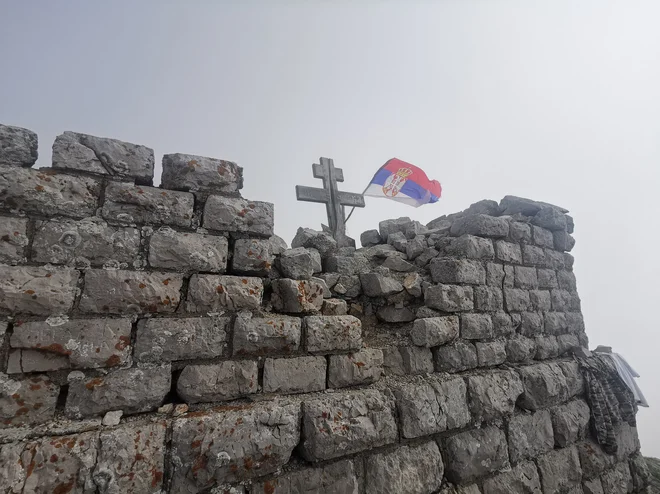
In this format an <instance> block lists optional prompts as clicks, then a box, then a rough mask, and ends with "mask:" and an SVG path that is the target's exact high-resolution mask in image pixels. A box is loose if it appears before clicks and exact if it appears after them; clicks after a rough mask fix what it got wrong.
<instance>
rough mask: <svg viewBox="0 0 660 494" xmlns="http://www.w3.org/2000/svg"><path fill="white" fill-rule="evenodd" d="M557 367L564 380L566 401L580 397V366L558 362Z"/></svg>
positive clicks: (581, 384)
mask: <svg viewBox="0 0 660 494" xmlns="http://www.w3.org/2000/svg"><path fill="white" fill-rule="evenodd" d="M557 365H558V366H559V368H560V369H561V372H562V374H564V377H565V378H566V391H567V393H568V396H567V399H568V398H573V397H574V396H579V395H582V394H583V392H584V376H583V375H582V370H581V369H580V365H579V364H578V363H577V362H575V361H573V362H558V363H557Z"/></svg>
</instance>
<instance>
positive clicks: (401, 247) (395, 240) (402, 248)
mask: <svg viewBox="0 0 660 494" xmlns="http://www.w3.org/2000/svg"><path fill="white" fill-rule="evenodd" d="M387 244H388V245H391V246H392V247H394V248H395V249H396V250H398V251H399V252H403V253H404V254H406V251H407V250H408V238H407V237H406V235H405V233H402V232H393V233H390V234H389V235H388V237H387Z"/></svg>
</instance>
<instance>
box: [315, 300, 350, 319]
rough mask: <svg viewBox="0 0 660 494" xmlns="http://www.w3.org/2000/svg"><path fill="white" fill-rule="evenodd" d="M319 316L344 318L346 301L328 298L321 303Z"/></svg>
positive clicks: (346, 309) (346, 307)
mask: <svg viewBox="0 0 660 494" xmlns="http://www.w3.org/2000/svg"><path fill="white" fill-rule="evenodd" d="M321 314H323V315H324V316H345V315H346V314H348V304H347V303H346V300H342V299H339V298H329V299H325V300H324V301H323V306H322V307H321Z"/></svg>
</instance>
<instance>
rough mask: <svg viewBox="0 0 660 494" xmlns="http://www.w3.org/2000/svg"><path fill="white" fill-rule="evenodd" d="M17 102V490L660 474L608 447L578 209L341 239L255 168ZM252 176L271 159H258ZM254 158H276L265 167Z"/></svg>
mask: <svg viewBox="0 0 660 494" xmlns="http://www.w3.org/2000/svg"><path fill="white" fill-rule="evenodd" d="M36 159H37V136H36V134H35V133H33V132H31V131H29V130H27V129H22V128H18V127H10V126H6V125H0V492H1V493H24V494H27V493H88V492H89V493H92V492H98V493H157V492H160V493H173V494H179V493H196V492H199V493H232V494H287V493H296V494H298V493H299V494H302V493H329V494H382V493H391V494H425V493H429V494H430V493H443V494H504V493H543V494H551V493H583V494H587V493H603V494H607V493H624V492H646V490H645V489H646V484H647V482H648V479H647V476H646V474H645V472H646V470H645V465H644V460H643V458H642V457H641V455H640V453H639V450H640V445H639V439H638V437H637V431H636V429H635V428H634V427H631V426H629V425H628V424H623V425H621V426H619V428H618V429H617V435H618V436H617V439H618V444H619V451H618V452H617V454H616V455H612V456H611V455H607V454H606V453H605V452H604V451H603V450H602V449H601V448H600V447H599V446H598V445H597V444H596V442H595V439H594V437H592V435H591V430H590V409H589V404H588V401H587V400H586V398H587V397H586V394H585V389H584V381H583V379H582V375H581V373H580V370H579V366H578V365H577V363H576V362H575V357H574V356H573V354H574V352H576V350H579V349H581V348H584V347H587V345H588V340H587V336H586V332H585V325H584V320H583V318H582V314H581V311H580V298H579V296H578V293H577V283H576V279H575V275H574V273H573V261H574V259H573V256H572V255H571V254H570V253H569V252H570V250H571V249H572V248H573V245H574V243H575V240H574V239H573V237H572V233H573V228H574V226H573V219H572V218H571V217H570V216H569V215H568V214H567V213H568V211H566V210H565V209H563V208H560V207H558V206H553V205H550V204H546V203H542V202H537V201H532V200H528V199H522V198H518V197H513V196H507V197H505V198H504V199H503V200H502V201H500V202H499V203H497V202H495V201H481V202H479V203H476V204H473V205H472V206H470V207H469V208H468V209H467V210H465V211H463V212H460V213H456V214H451V215H448V216H443V217H440V218H437V219H436V220H433V221H432V222H430V223H429V224H428V225H422V224H420V223H419V222H417V221H414V220H411V219H409V218H405V217H404V218H398V219H394V220H387V221H383V222H381V223H380V225H379V228H378V230H375V229H374V230H370V231H368V232H365V233H364V234H363V235H362V237H361V241H362V245H363V247H362V248H359V249H355V248H346V247H338V245H337V243H336V242H335V240H334V239H333V238H332V237H331V236H329V235H328V234H326V233H323V232H317V231H314V230H311V229H307V228H301V229H300V230H299V231H298V233H297V235H296V237H295V238H294V239H293V241H292V242H291V247H292V248H289V247H288V245H287V244H286V242H284V241H283V240H282V239H281V238H279V237H277V236H275V235H274V232H273V225H274V222H273V220H274V213H275V208H274V206H273V205H272V204H269V203H265V202H261V201H257V200H249V199H245V198H243V197H241V193H240V191H241V188H242V186H243V168H241V167H240V166H238V165H237V164H236V163H233V162H230V161H225V160H220V159H215V158H207V157H201V156H193V155H188V154H170V155H166V156H165V157H164V158H163V174H162V177H163V180H162V184H161V185H160V186H158V187H155V186H153V171H154V152H153V150H151V149H150V148H148V147H145V146H141V145H137V144H131V143H126V142H122V141H118V140H115V139H107V138H101V137H95V136H89V135H85V134H81V133H74V132H65V133H63V134H62V135H60V136H58V137H57V139H56V140H55V143H54V145H53V163H52V168H41V169H35V168H33V165H34V163H35V162H36ZM246 172H247V173H248V175H249V170H246ZM253 179H254V178H253Z"/></svg>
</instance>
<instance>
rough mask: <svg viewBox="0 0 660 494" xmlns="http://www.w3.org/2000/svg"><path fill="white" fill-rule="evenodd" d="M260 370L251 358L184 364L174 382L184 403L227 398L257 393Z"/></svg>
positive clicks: (231, 398) (224, 399)
mask: <svg viewBox="0 0 660 494" xmlns="http://www.w3.org/2000/svg"><path fill="white" fill-rule="evenodd" d="M258 377H259V370H258V369H257V362H256V361H251V360H235V361H225V362H220V363H218V364H213V365H187V366H186V367H185V368H184V369H183V372H181V375H180V376H179V380H178V381H177V383H176V392H177V393H178V395H179V396H180V397H181V398H183V399H184V400H185V402H186V403H200V402H211V401H226V400H233V399H236V398H240V397H242V396H247V395H249V394H252V393H256V392H257V388H258V384H259V383H258Z"/></svg>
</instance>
